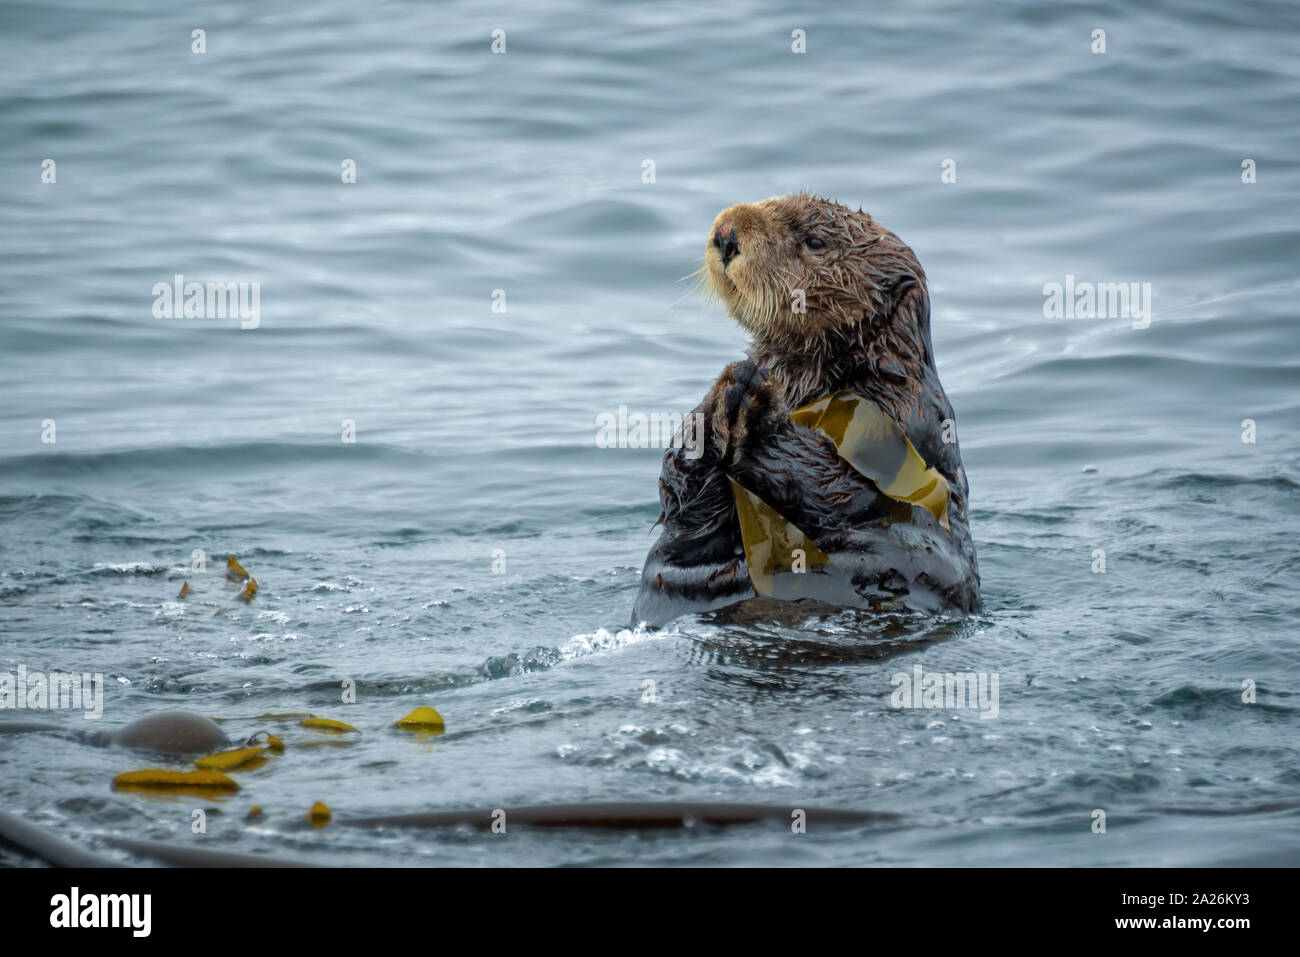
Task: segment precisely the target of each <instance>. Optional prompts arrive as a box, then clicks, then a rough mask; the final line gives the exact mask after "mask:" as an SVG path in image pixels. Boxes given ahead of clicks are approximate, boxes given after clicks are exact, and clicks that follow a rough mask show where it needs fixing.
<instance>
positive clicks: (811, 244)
mask: <svg viewBox="0 0 1300 957" xmlns="http://www.w3.org/2000/svg"><path fill="white" fill-rule="evenodd" d="M803 243H804V245H805V246H807V247H808V248H809V249H812V250H818V249H825V248H826V240H824V239H822V238H821V237H820V236H807V237H805V238H804V241H803Z"/></svg>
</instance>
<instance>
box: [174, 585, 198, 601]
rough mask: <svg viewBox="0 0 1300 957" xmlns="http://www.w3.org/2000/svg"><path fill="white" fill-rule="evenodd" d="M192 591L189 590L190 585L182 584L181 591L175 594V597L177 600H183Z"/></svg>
mask: <svg viewBox="0 0 1300 957" xmlns="http://www.w3.org/2000/svg"><path fill="white" fill-rule="evenodd" d="M193 590H194V589H192V588H190V583H189V582H182V583H181V590H180V591H179V592H177V593H176V597H177V598H184V597H185V596H186V595H188V594H189V593H190V592H191V591H193Z"/></svg>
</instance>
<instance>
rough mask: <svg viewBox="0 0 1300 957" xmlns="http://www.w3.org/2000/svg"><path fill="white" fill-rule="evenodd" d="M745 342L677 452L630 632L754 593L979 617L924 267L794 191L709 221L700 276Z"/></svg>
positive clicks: (854, 220) (670, 457)
mask: <svg viewBox="0 0 1300 957" xmlns="http://www.w3.org/2000/svg"><path fill="white" fill-rule="evenodd" d="M701 272H702V274H703V276H704V278H705V280H706V283H707V287H708V288H709V291H710V292H711V293H712V294H713V295H714V296H716V297H717V298H718V299H720V300H721V301H722V302H723V303H724V304H725V305H726V307H727V310H728V312H729V313H730V314H731V316H732V317H733V318H735V319H736V320H737V321H738V322H739V323H740V324H741V325H742V326H743V327H744V328H745V329H746V330H747V331H748V332H749V333H750V334H751V335H752V337H753V338H752V341H751V343H750V348H749V357H748V358H747V359H745V360H743V361H740V362H736V363H733V364H732V365H730V366H728V367H727V368H726V369H724V370H723V372H722V375H721V376H719V377H718V380H717V382H716V383H715V384H714V386H713V388H712V389H710V390H709V393H708V395H706V396H705V398H704V401H703V402H702V403H700V405H699V406H698V407H697V408H696V409H695V412H694V413H693V414H695V415H701V416H703V417H704V422H705V425H706V427H705V428H704V430H703V431H704V434H705V441H704V443H703V448H702V449H701V448H698V447H695V448H691V449H687V448H671V449H669V450H668V452H667V453H666V454H665V456H664V461H663V471H662V473H661V476H660V479H659V498H660V503H661V505H662V513H661V514H660V517H659V522H658V523H656V524H662V525H663V531H662V534H661V535H660V537H659V539H658V541H657V542H656V543H655V545H654V546H653V548H652V549H651V551H650V554H649V556H648V557H647V558H646V563H645V569H644V571H643V572H642V576H641V590H640V593H639V595H638V596H637V600H636V606H635V608H634V609H633V624H637V623H639V622H645V623H647V624H649V625H652V626H657V625H663V624H665V623H666V622H668V621H670V620H671V619H673V618H675V617H677V616H678V615H682V614H686V613H689V612H698V611H705V610H708V609H713V608H720V607H722V606H725V605H730V604H733V603H735V602H738V601H742V600H744V599H746V598H750V597H753V596H755V595H764V596H770V597H774V598H777V599H798V598H812V599H817V600H820V601H823V602H827V603H830V604H833V605H839V606H854V607H863V608H872V609H902V610H912V611H920V612H926V613H964V612H971V611H976V610H978V609H979V607H980V595H979V570H978V566H977V564H976V559H975V546H974V544H973V543H972V541H971V536H970V529H969V526H968V525H967V520H966V498H967V484H966V473H965V470H964V469H963V468H962V463H961V454H960V451H959V449H958V445H957V438H956V432H955V426H954V417H953V410H952V406H951V405H950V404H949V402H948V397H947V396H946V395H945V394H944V391H943V387H942V386H941V385H940V384H939V376H938V373H937V372H936V370H935V364H934V350H933V348H932V346H931V342H930V298H929V293H928V291H927V289H926V281H925V273H924V271H923V270H922V269H921V265H920V263H919V262H917V259H916V255H915V254H914V253H913V252H912V250H911V249H910V248H908V246H906V245H905V244H904V243H903V242H902V240H900V239H899V238H898V237H897V236H895V235H894V234H893V233H892V232H890V231H889V230H887V229H885V228H884V227H883V226H881V225H879V224H878V223H877V222H876V221H875V220H873V219H872V218H871V216H870V215H869V214H867V213H865V212H863V211H862V210H861V209H859V210H857V211H856V212H855V211H854V210H852V209H850V208H848V207H846V206H842V205H840V204H838V203H835V202H831V201H830V200H827V199H822V198H820V197H816V196H811V195H807V194H803V193H800V194H796V195H791V196H783V197H779V198H774V199H769V200H765V201H763V202H760V203H745V204H741V205H738V206H732V207H731V208H730V209H727V210H724V211H723V212H722V213H721V214H720V215H719V216H718V218H717V219H716V220H715V221H714V224H713V228H712V230H711V231H710V233H709V238H708V241H707V244H706V246H705V264H704V267H703V268H702V270H701Z"/></svg>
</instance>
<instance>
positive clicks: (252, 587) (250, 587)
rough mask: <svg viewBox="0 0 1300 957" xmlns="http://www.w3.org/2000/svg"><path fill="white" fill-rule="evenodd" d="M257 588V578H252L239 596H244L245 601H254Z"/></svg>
mask: <svg viewBox="0 0 1300 957" xmlns="http://www.w3.org/2000/svg"><path fill="white" fill-rule="evenodd" d="M257 588H258V585H257V579H256V578H250V579H249V580H248V584H246V585H245V586H244V590H243V591H241V592H240V593H239V595H238V597H239V598H242V599H243V600H244V601H252V600H253V596H254V595H256V594H257Z"/></svg>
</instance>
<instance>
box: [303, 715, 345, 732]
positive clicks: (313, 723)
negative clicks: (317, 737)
mask: <svg viewBox="0 0 1300 957" xmlns="http://www.w3.org/2000/svg"><path fill="white" fill-rule="evenodd" d="M302 726H303V727H304V728H316V729H317V730H319V731H339V732H343V731H356V730H357V729H356V728H354V727H352V725H350V724H344V723H343V722H342V721H335V720H333V719H332V718H307V719H306V720H304V721H303V722H302Z"/></svg>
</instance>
